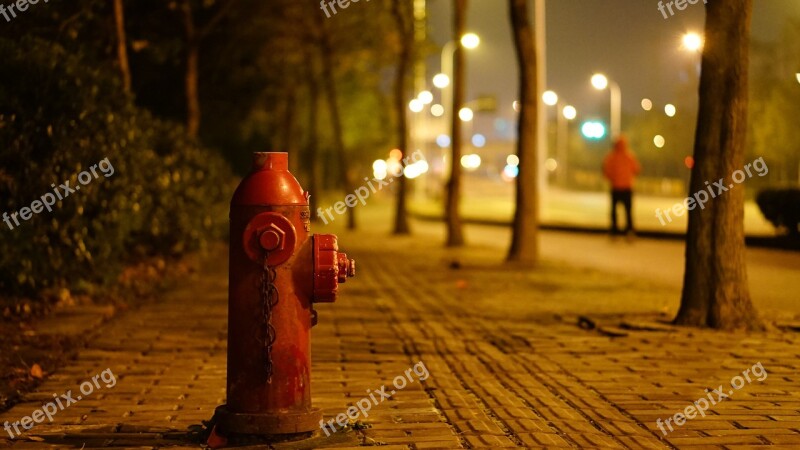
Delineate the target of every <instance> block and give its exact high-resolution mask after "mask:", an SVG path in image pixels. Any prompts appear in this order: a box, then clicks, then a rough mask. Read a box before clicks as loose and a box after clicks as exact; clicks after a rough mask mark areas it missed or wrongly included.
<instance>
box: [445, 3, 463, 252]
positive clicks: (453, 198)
mask: <svg viewBox="0 0 800 450" xmlns="http://www.w3.org/2000/svg"><path fill="white" fill-rule="evenodd" d="M453 2H454V3H453V6H454V11H453V39H454V40H455V41H456V50H455V52H454V53H453V105H452V108H451V110H450V118H451V121H452V122H451V124H450V125H451V126H450V143H451V148H452V152H451V158H450V180H449V181H448V183H447V200H446V204H445V210H444V215H445V219H446V220H447V246H448V247H460V246H462V245H464V229H463V228H464V227H463V225H462V223H461V214H460V212H459V210H458V207H459V203H460V200H461V119H459V117H458V111H459V110H460V109H461V105H462V104H463V103H464V87H465V83H464V47H463V46H461V36H463V35H464V31H465V26H466V19H467V0H453ZM447 106H448V105H445V108H446V107H447Z"/></svg>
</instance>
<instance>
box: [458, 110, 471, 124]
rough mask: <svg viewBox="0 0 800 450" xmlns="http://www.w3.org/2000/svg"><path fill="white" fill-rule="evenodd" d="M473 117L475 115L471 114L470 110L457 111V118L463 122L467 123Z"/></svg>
mask: <svg viewBox="0 0 800 450" xmlns="http://www.w3.org/2000/svg"><path fill="white" fill-rule="evenodd" d="M474 116H475V114H474V113H473V112H472V110H471V109H469V108H467V107H464V108H461V109H460V110H458V118H459V119H461V120H462V121H464V122H469V121H470V120H472V118H473V117H474Z"/></svg>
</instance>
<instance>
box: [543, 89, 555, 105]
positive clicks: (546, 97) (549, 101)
mask: <svg viewBox="0 0 800 450" xmlns="http://www.w3.org/2000/svg"><path fill="white" fill-rule="evenodd" d="M542 101H543V102H544V104H545V105H547V106H554V105H555V104H556V103H558V94H556V93H555V92H553V91H544V93H543V94H542Z"/></svg>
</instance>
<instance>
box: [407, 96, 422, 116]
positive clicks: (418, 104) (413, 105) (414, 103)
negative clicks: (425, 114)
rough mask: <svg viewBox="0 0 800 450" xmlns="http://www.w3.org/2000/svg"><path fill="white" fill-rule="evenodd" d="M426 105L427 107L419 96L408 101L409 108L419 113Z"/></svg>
mask: <svg viewBox="0 0 800 450" xmlns="http://www.w3.org/2000/svg"><path fill="white" fill-rule="evenodd" d="M424 107H425V104H424V103H422V100H420V99H418V98H415V99H414V100H411V101H410V102H408V109H410V110H411V112H415V113H418V112H420V111H422V108H424Z"/></svg>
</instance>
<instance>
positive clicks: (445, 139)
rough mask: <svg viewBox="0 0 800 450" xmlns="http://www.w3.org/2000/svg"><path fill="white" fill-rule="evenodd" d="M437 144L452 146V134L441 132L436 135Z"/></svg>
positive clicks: (443, 146)
mask: <svg viewBox="0 0 800 450" xmlns="http://www.w3.org/2000/svg"><path fill="white" fill-rule="evenodd" d="M436 145H438V146H439V147H442V148H445V147H449V146H450V136H448V135H446V134H440V135H438V136H436Z"/></svg>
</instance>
